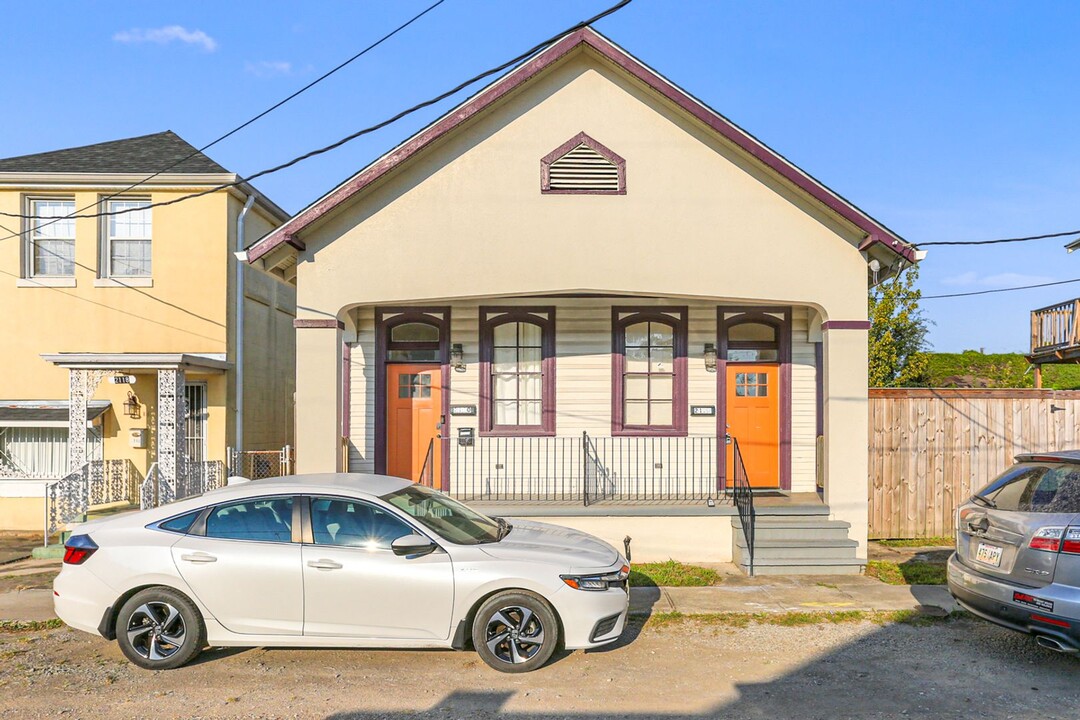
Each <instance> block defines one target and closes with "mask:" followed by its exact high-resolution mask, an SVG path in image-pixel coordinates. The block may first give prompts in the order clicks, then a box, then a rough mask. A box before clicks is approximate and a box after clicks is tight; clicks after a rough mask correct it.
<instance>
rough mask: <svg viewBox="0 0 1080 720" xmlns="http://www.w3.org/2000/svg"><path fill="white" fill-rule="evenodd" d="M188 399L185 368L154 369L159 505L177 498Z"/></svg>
mask: <svg viewBox="0 0 1080 720" xmlns="http://www.w3.org/2000/svg"><path fill="white" fill-rule="evenodd" d="M186 419H187V399H186V397H185V395H184V371H183V370H182V369H180V368H173V369H163V370H158V372H157V466H158V472H159V473H160V478H161V480H160V482H159V483H158V504H159V505H164V504H165V503H167V502H172V501H173V500H175V499H176V489H177V485H178V484H179V483H180V481H182V480H183V479H184V478H185V476H186V473H185V470H186V465H187V462H186V460H187V437H186V430H187V428H186V423H185V420H186Z"/></svg>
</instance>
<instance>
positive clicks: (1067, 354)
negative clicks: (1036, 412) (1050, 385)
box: [1027, 298, 1080, 388]
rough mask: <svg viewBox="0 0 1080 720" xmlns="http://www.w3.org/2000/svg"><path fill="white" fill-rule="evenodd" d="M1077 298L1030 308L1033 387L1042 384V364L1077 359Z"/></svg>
mask: <svg viewBox="0 0 1080 720" xmlns="http://www.w3.org/2000/svg"><path fill="white" fill-rule="evenodd" d="M1078 318H1080V298H1078V299H1073V300H1066V301H1065V302H1060V303H1057V304H1054V305H1048V306H1047V307H1044V308H1039V309H1037V310H1032V311H1031V349H1030V352H1029V354H1028V358H1027V360H1028V362H1029V363H1031V364H1032V365H1033V366H1034V367H1035V387H1036V388H1041V387H1042V366H1043V365H1058V364H1075V363H1080V323H1078V322H1077V320H1078Z"/></svg>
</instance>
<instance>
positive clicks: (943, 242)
mask: <svg viewBox="0 0 1080 720" xmlns="http://www.w3.org/2000/svg"><path fill="white" fill-rule="evenodd" d="M1069 235H1080V230H1070V231H1069V232H1059V233H1050V234H1048V235H1028V236H1027V237H1015V238H1001V239H998V240H935V241H934V242H921V243H911V244H912V245H914V246H915V247H929V246H930V245H1000V244H1001V243H1017V242H1028V241H1030V240H1046V239H1047V238H1059V237H1068V236H1069Z"/></svg>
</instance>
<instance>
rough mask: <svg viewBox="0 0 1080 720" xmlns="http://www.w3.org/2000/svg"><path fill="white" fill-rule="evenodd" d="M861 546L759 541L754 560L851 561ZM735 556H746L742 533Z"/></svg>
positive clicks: (850, 542)
mask: <svg viewBox="0 0 1080 720" xmlns="http://www.w3.org/2000/svg"><path fill="white" fill-rule="evenodd" d="M858 547H859V544H858V543H857V542H855V541H854V540H848V539H846V538H845V539H843V540H832V539H830V540H771V539H769V540H757V539H755V541H754V560H755V562H756V561H758V560H796V559H805V560H825V559H838V560H850V559H852V558H854V557H855V552H856V551H857V549H858ZM735 555H736V557H737V558H743V557H745V556H746V540H744V539H743V538H742V533H739V535H738V536H737V537H736V539H735Z"/></svg>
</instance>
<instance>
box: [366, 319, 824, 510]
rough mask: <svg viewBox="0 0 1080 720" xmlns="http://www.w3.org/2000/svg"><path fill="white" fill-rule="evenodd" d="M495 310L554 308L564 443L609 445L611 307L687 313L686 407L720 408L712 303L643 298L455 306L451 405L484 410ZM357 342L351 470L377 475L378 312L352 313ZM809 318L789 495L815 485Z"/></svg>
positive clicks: (698, 424)
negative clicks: (486, 324) (711, 346)
mask: <svg viewBox="0 0 1080 720" xmlns="http://www.w3.org/2000/svg"><path fill="white" fill-rule="evenodd" d="M482 304H490V305H496V304H497V305H539V306H554V307H555V351H556V370H555V374H556V400H555V403H556V418H557V420H556V433H557V434H558V435H559V436H561V437H580V435H581V433H582V432H583V431H584V432H588V433H589V435H590V436H594V437H605V436H608V435H610V434H611V308H612V306H624V305H625V306H683V305H685V306H687V307H688V311H689V312H688V325H689V333H688V335H689V336H688V340H689V343H688V373H687V374H688V377H687V382H688V391H689V393H688V404H689V405H712V406H715V405H716V404H717V403H716V391H717V376H716V373H715V372H709V371H707V370H706V369H705V361H704V346H705V344H706V343H716V308H717V303H715V302H702V301H694V302H686V301H678V300H656V299H641V298H625V299H613V298H535V299H516V300H503V299H501V300H498V301H480V300H475V301H462V302H457V303H454V304H453V305H452V309H451V338H450V342H452V343H461V345H462V346H463V350H464V360H465V364H466V368H465V371H464V372H451V377H450V380H451V395H450V402H451V404H454V405H476V404H477V403H478V402H479V344H480V342H479V308H480V306H481V305H482ZM353 317H354V318H355V321H356V335H355V337H354V338H353V340H354V342H353V343H352V366H351V373H352V386H351V398H350V406H351V409H352V414H351V418H350V420H351V427H350V440H351V448H350V469H351V470H353V471H359V472H370V471H372V470H373V469H374V447H375V423H374V406H375V403H374V391H375V326H374V310H373V309H372V308H370V307H365V308H359V309H357V310H355V311H354V312H353ZM807 318H808V312H807V310H806V309H805V308H796V309H795V311H794V313H793V317H792V490H793V491H796V492H800V491H810V490H813V488H814V478H815V431H816V414H815V412H816V404H815V403H816V401H815V382H816V369H815V367H814V345H813V343H810V342H808V340H807V325H808V320H807ZM476 426H477V419H476V418H472V417H460V416H459V417H451V418H449V428H448V429H449V432H450V436H451V437H456V435H457V430H458V428H462V427H476ZM716 430H717V428H716V418H715V417H693V416H691V417H690V418H689V421H688V431H689V434H690V436H692V437H694V436H696V437H713V436H715V435H716Z"/></svg>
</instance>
